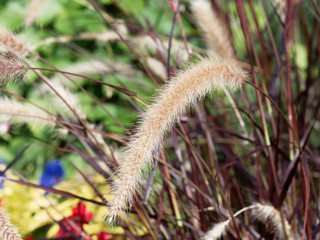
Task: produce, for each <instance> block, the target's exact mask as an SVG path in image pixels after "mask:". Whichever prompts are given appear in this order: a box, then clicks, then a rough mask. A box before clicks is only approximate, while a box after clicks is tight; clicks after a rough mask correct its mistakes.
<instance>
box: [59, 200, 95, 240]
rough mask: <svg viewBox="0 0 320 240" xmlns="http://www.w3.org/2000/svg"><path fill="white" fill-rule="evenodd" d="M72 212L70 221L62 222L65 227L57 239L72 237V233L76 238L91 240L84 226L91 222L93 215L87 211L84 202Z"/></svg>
mask: <svg viewBox="0 0 320 240" xmlns="http://www.w3.org/2000/svg"><path fill="white" fill-rule="evenodd" d="M72 212H73V214H72V215H71V216H69V217H68V219H69V221H67V220H66V219H62V220H61V221H60V225H62V226H64V228H61V227H60V229H59V231H58V233H57V237H70V236H71V234H70V233H74V234H75V235H76V236H81V237H82V238H84V239H86V240H91V237H90V236H89V235H87V234H86V233H85V231H84V229H83V224H86V223H88V222H90V220H92V218H93V214H92V213H91V212H87V211H86V205H85V204H84V203H82V202H80V203H78V205H77V206H76V207H75V208H74V209H72ZM70 222H71V223H70Z"/></svg>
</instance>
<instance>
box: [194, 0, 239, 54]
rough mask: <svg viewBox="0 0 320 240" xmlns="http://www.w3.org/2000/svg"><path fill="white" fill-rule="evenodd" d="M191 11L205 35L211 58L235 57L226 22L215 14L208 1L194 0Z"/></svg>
mask: <svg viewBox="0 0 320 240" xmlns="http://www.w3.org/2000/svg"><path fill="white" fill-rule="evenodd" d="M191 9H192V12H193V15H194V18H195V22H196V24H197V25H198V27H199V28H200V29H201V31H202V32H203V33H204V38H205V41H206V45H207V48H208V49H209V53H208V54H209V56H211V57H212V56H215V55H218V56H221V57H226V58H233V57H234V50H233V47H232V46H233V44H232V43H231V41H230V36H229V32H228V29H227V28H226V26H225V24H224V22H223V21H222V20H221V19H220V18H219V17H218V16H216V15H215V14H214V12H213V9H212V7H211V5H210V3H209V1H207V0H193V1H192V2H191ZM213 50H214V51H213Z"/></svg>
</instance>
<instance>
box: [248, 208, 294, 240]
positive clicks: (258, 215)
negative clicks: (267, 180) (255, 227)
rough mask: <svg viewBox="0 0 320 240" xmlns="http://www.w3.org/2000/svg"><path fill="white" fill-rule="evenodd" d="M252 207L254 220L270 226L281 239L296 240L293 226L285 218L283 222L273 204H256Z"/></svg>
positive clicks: (271, 230)
mask: <svg viewBox="0 0 320 240" xmlns="http://www.w3.org/2000/svg"><path fill="white" fill-rule="evenodd" d="M252 206H254V208H252V211H251V216H252V217H253V219H254V220H259V221H260V222H262V223H265V224H267V223H268V224H269V226H270V227H269V230H270V232H272V233H273V234H274V235H275V236H276V237H278V238H279V239H288V240H294V239H296V238H295V235H294V234H293V232H292V229H291V226H290V224H289V223H288V221H287V219H286V218H285V217H283V222H282V220H281V214H280V212H279V211H278V210H277V209H275V208H274V207H273V206H272V205H271V204H267V203H264V204H261V203H255V204H253V205H252Z"/></svg>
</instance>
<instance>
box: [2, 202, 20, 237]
mask: <svg viewBox="0 0 320 240" xmlns="http://www.w3.org/2000/svg"><path fill="white" fill-rule="evenodd" d="M0 239H4V240H7V239H8V240H22V237H21V236H20V234H19V233H18V230H17V229H16V228H15V227H14V226H13V225H12V224H11V222H10V218H9V216H8V214H7V213H6V212H5V210H4V209H3V207H1V206H0Z"/></svg>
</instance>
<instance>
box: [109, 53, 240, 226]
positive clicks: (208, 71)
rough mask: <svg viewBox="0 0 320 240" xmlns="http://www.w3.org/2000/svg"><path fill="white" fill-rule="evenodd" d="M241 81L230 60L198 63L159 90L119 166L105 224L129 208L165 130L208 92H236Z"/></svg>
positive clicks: (234, 65)
mask: <svg viewBox="0 0 320 240" xmlns="http://www.w3.org/2000/svg"><path fill="white" fill-rule="evenodd" d="M245 77H246V72H245V71H244V70H243V69H241V68H240V67H239V66H238V65H237V63H236V62H235V61H233V60H229V59H224V60H219V59H215V60H213V59H201V61H200V62H199V63H198V64H192V65H191V66H189V67H188V68H186V69H185V70H183V71H180V72H179V73H178V74H177V75H176V76H175V77H174V78H173V79H172V80H171V81H170V82H169V83H168V84H166V85H165V86H164V87H163V88H162V89H161V90H160V92H159V94H158V95H157V96H156V98H155V101H154V103H152V104H151V105H150V106H149V107H148V108H147V110H146V112H145V113H144V114H143V116H142V120H141V123H140V125H139V127H138V128H137V130H136V132H135V134H133V135H132V137H131V138H130V140H129V143H128V145H127V148H126V151H125V153H124V156H123V159H122V160H121V161H120V163H119V164H120V167H119V169H118V170H117V172H116V177H115V181H114V185H113V190H112V195H111V199H110V200H109V202H108V209H109V213H108V215H107V220H108V222H109V223H112V222H113V221H114V220H115V218H116V217H117V216H119V215H124V213H125V210H126V209H127V207H131V205H132V203H133V198H134V194H135V192H136V189H137V187H138V184H139V182H140V181H141V173H142V171H144V170H145V169H146V168H147V167H148V166H149V165H150V164H151V163H152V159H153V158H152V157H153V154H154V153H155V151H156V150H157V149H158V146H159V144H161V143H162V141H163V138H164V134H165V132H166V130H168V129H170V128H171V127H172V125H173V124H174V123H175V122H176V121H177V120H178V118H179V116H181V115H182V114H184V113H185V111H186V110H187V109H188V107H189V106H191V105H193V103H195V102H196V101H197V100H199V99H202V98H203V97H204V96H205V95H206V94H207V93H208V92H211V91H212V90H217V89H220V88H221V87H222V86H224V87H228V88H229V89H232V90H234V89H237V88H239V87H240V85H241V84H242V83H243V81H244V79H245Z"/></svg>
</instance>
